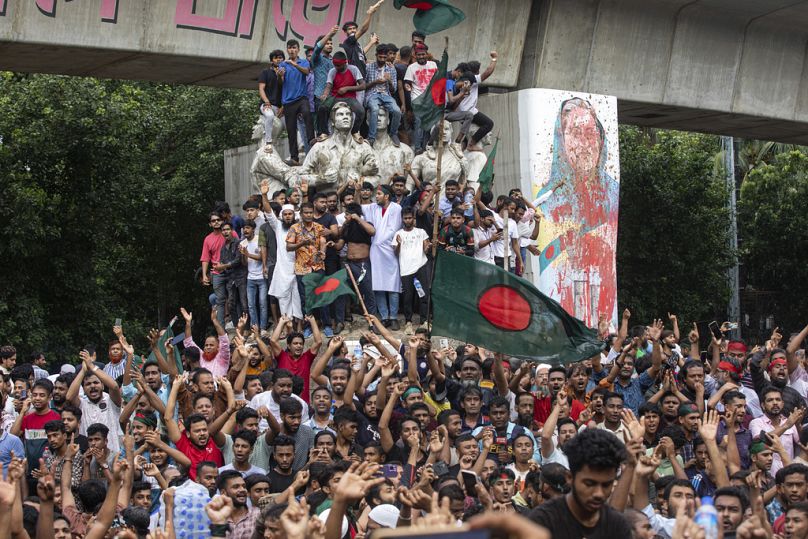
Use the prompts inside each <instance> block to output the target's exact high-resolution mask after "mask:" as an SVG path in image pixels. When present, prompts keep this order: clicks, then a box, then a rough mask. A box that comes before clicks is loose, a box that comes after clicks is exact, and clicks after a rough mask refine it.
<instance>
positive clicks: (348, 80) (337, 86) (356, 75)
mask: <svg viewBox="0 0 808 539" xmlns="http://www.w3.org/2000/svg"><path fill="white" fill-rule="evenodd" d="M332 61H333V62H334V67H333V68H331V70H330V71H329V72H328V79H327V82H326V85H325V90H324V91H323V95H321V96H320V102H321V103H322V104H321V105H320V108H319V109H317V125H318V126H320V129H321V132H322V133H326V132H327V126H328V116H329V114H330V113H331V109H332V108H333V107H334V105H336V104H337V103H338V102H340V101H342V102H344V103H347V104H348V106H349V107H351V112H352V113H353V114H354V116H355V119H354V122H353V125H352V126H351V133H354V134H356V133H359V128H360V127H361V126H362V122H364V121H365V109H364V108H363V107H362V105H361V104H360V103H359V101H357V99H356V96H357V92H361V91H362V90H364V89H365V78H364V75H362V72H361V71H359V68H357V67H356V66H354V65H349V64H348V58H347V56H345V53H344V52H338V53H336V54H334V58H333V59H332Z"/></svg>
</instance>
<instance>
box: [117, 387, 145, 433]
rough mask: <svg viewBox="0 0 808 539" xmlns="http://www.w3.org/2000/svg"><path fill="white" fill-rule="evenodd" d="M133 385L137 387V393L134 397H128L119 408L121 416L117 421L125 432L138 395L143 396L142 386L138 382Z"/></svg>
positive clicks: (138, 397) (135, 406)
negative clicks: (127, 400)
mask: <svg viewBox="0 0 808 539" xmlns="http://www.w3.org/2000/svg"><path fill="white" fill-rule="evenodd" d="M135 387H137V393H136V394H135V396H134V397H132V398H131V399H129V402H127V403H126V406H124V407H123V409H122V410H121V416H120V417H119V418H118V423H119V424H120V425H121V429H123V431H124V432H126V426H127V425H128V424H129V418H130V417H132V414H133V413H134V411H135V408H137V402H138V401H139V400H140V397H142V396H143V386H141V385H140V383H136V384H135Z"/></svg>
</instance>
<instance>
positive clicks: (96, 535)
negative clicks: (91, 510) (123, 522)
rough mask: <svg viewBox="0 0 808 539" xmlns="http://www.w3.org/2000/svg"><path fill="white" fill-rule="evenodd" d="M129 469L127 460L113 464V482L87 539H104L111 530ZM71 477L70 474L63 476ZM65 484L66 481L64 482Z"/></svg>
mask: <svg viewBox="0 0 808 539" xmlns="http://www.w3.org/2000/svg"><path fill="white" fill-rule="evenodd" d="M128 469H129V463H128V462H127V461H125V460H118V461H116V462H115V464H113V468H112V480H111V481H110V482H109V487H108V488H107V497H106V498H104V503H103V504H102V505H101V509H100V510H99V511H98V514H97V515H96V518H95V522H94V523H93V525H92V527H91V528H90V529H89V531H88V532H87V535H85V539H103V538H104V537H105V536H106V534H107V532H108V531H109V528H110V527H111V526H112V521H113V520H114V519H115V509H116V505H117V503H118V494H119V493H120V491H121V488H122V486H123V478H124V475H125V474H126V472H127V470H128ZM62 475H63V476H64V475H68V477H69V476H70V474H62ZM62 482H63V483H64V479H63V480H62Z"/></svg>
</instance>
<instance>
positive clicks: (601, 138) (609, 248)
mask: <svg viewBox="0 0 808 539" xmlns="http://www.w3.org/2000/svg"><path fill="white" fill-rule="evenodd" d="M552 152H553V159H552V166H551V169H550V177H549V181H548V182H547V183H546V184H545V185H544V186H543V187H542V188H541V189H540V190H539V192H538V193H537V196H539V197H540V196H541V195H542V194H544V193H547V192H552V195H551V196H549V198H547V199H546V200H545V201H544V202H543V203H542V204H541V205H540V210H541V212H542V214H543V221H542V227H544V230H543V233H542V238H540V239H541V240H542V241H540V246H541V247H542V252H541V256H540V259H539V267H540V279H541V281H542V283H543V285H544V288H545V289H552V290H553V291H554V292H555V293H554V294H553V296H554V297H556V298H559V302H560V303H561V305H562V306H563V307H564V308H565V309H566V310H567V312H569V313H571V314H573V315H574V316H576V317H577V318H579V319H581V320H583V321H585V322H587V323H588V324H590V325H591V326H594V325H596V324H597V319H598V314H599V313H604V314H607V315H608V316H609V317H610V318H611V319H614V317H615V316H616V312H617V290H616V287H615V285H614V283H615V282H616V275H615V258H614V253H615V245H616V242H617V209H618V195H619V184H618V182H617V181H615V179H614V178H612V177H611V176H610V175H609V173H608V172H607V171H606V156H607V139H606V136H605V133H604V129H603V126H602V124H601V122H600V120H599V119H598V117H597V112H596V111H595V108H594V107H593V106H592V104H591V103H590V102H589V101H587V100H585V99H581V98H578V97H575V98H572V99H567V100H565V101H563V102H562V103H561V106H560V108H559V112H558V116H557V118H556V122H555V131H554V134H553V149H552ZM553 191H554V192H553ZM548 280H549V282H548Z"/></svg>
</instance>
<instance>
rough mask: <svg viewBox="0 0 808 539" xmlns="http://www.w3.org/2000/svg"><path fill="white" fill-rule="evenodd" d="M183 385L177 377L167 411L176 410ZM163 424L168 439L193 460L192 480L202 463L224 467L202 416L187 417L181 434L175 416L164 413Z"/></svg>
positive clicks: (194, 479) (169, 397)
mask: <svg viewBox="0 0 808 539" xmlns="http://www.w3.org/2000/svg"><path fill="white" fill-rule="evenodd" d="M181 385H182V378H181V377H180V376H176V377H175V378H174V383H173V384H172V385H171V393H169V394H168V400H167V401H166V408H165V410H174V407H175V405H176V404H177V394H179V391H180V389H179V388H180V386H181ZM163 424H164V425H165V426H166V432H167V434H168V438H169V439H170V440H171V441H172V442H173V443H174V445H175V446H176V448H177V449H178V450H179V451H182V452H183V453H184V454H185V456H187V457H188V458H189V459H191V466H190V468H189V469H188V477H190V478H191V480H193V481H196V473H197V470H196V466H197V464H199V463H200V462H204V461H211V462H215V463H216V466H219V467H221V466H224V457H222V452H221V451H220V450H219V448H218V447H216V442H214V441H213V436H211V435H210V432H209V431H208V422H207V420H205V418H204V417H203V416H202V415H200V414H191V415H189V416H188V417H186V418H185V430H184V431H182V432H181V431H180V427H179V425H178V424H177V420H176V419H174V414H173V413H166V412H165V411H163Z"/></svg>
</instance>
